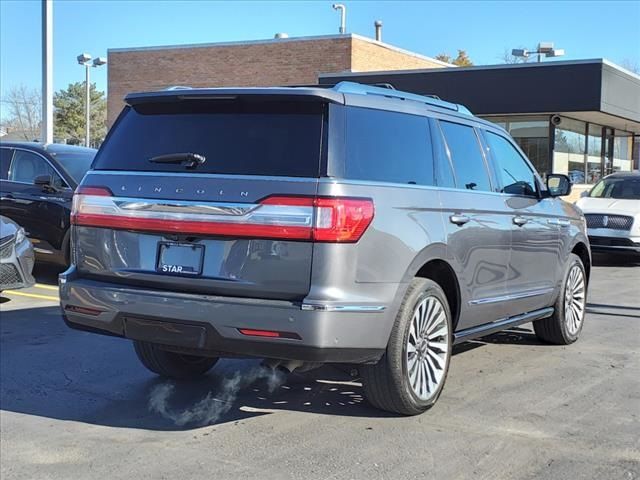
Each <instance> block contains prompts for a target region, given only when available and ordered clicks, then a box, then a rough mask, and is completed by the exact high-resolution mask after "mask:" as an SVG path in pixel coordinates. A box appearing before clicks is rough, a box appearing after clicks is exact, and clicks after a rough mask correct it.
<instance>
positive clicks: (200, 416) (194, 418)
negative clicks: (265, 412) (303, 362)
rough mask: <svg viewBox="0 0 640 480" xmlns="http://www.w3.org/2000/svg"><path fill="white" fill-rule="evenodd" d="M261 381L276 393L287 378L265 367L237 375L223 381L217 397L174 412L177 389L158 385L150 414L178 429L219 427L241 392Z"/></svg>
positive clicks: (150, 404)
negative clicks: (157, 415)
mask: <svg viewBox="0 0 640 480" xmlns="http://www.w3.org/2000/svg"><path fill="white" fill-rule="evenodd" d="M258 380H263V381H265V382H266V384H267V388H268V390H269V393H273V391H274V390H275V389H276V388H278V387H279V386H281V385H282V384H284V382H285V380H286V375H285V374H284V373H283V372H282V371H281V370H277V369H272V368H268V367H264V366H259V367H254V368H252V369H251V370H249V371H248V372H236V373H235V374H234V375H233V376H231V377H229V378H225V379H223V380H222V383H221V386H220V390H219V391H218V392H216V394H215V395H214V393H213V392H209V393H207V395H206V396H205V397H204V398H202V399H201V400H199V401H198V402H196V403H195V404H194V405H193V406H192V407H189V408H187V409H185V410H182V411H178V410H174V409H172V408H171V407H170V405H169V400H170V399H171V397H172V395H173V393H174V390H175V385H174V384H172V383H164V384H162V385H157V386H156V387H154V388H153V390H152V391H151V396H150V398H149V410H150V411H151V412H153V413H157V414H159V415H161V416H162V417H164V418H166V419H167V420H171V421H172V422H173V423H175V425H176V426H178V427H182V426H184V425H188V424H197V425H201V426H204V425H210V424H212V423H216V422H217V421H218V420H219V419H220V417H222V416H223V415H224V414H225V413H227V412H228V411H229V410H230V409H231V407H233V404H234V403H235V401H236V399H237V397H238V393H239V392H240V390H242V389H243V388H246V387H248V386H250V385H252V384H253V383H255V382H257V381H258Z"/></svg>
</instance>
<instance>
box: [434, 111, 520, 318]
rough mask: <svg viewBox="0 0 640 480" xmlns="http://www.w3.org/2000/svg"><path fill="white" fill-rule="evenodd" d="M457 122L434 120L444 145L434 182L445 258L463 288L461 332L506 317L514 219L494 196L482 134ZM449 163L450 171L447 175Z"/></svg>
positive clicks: (436, 140)
mask: <svg viewBox="0 0 640 480" xmlns="http://www.w3.org/2000/svg"><path fill="white" fill-rule="evenodd" d="M456 122H457V120H456ZM456 122H454V121H449V120H446V121H445V120H444V119H441V120H439V121H435V122H434V124H435V125H434V130H436V132H439V133H440V137H439V138H438V136H437V135H436V138H435V139H434V141H435V142H436V143H438V142H439V143H440V145H437V144H436V149H437V152H436V153H437V154H438V157H439V159H438V161H437V162H436V168H437V170H438V171H437V172H436V178H437V182H438V184H439V186H440V187H441V188H440V189H439V191H440V202H441V206H442V211H443V218H444V222H445V229H446V232H447V255H448V258H449V262H450V263H451V265H453V267H454V269H455V270H456V274H457V276H458V280H459V284H460V294H461V295H460V296H461V305H460V320H459V324H458V328H457V329H458V330H460V329H464V328H469V327H472V326H476V325H481V324H484V323H489V322H492V321H495V320H498V319H500V318H503V317H504V316H505V312H504V311H503V309H502V306H503V305H502V301H503V300H504V298H505V297H506V295H507V281H506V279H507V273H508V266H509V255H510V251H511V218H510V217H509V216H508V215H507V207H506V205H505V199H504V198H503V196H502V195H499V194H497V193H496V192H494V188H495V187H494V183H495V180H493V179H491V175H490V170H489V168H488V164H487V159H486V158H485V155H484V152H483V149H482V147H481V144H480V138H479V134H478V132H477V131H476V130H475V128H474V127H473V126H472V125H471V124H465V123H463V122H464V120H460V123H456ZM447 165H450V167H449V168H451V170H452V171H450V172H447V171H446V169H447ZM443 170H444V171H443Z"/></svg>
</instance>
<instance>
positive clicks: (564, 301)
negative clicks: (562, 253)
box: [533, 253, 587, 345]
mask: <svg viewBox="0 0 640 480" xmlns="http://www.w3.org/2000/svg"><path fill="white" fill-rule="evenodd" d="M586 306H587V276H586V273H585V270H584V265H583V264H582V260H581V259H580V257H578V256H577V255H575V254H573V253H572V254H571V255H570V257H569V262H568V265H567V268H566V269H565V274H564V279H563V281H562V288H561V290H560V294H559V295H558V298H557V300H556V303H555V304H554V306H553V307H554V311H553V315H552V316H550V317H549V318H545V319H543V320H538V321H535V322H533V330H534V331H535V333H536V336H537V337H538V339H540V340H542V341H544V342H548V343H553V344H556V345H569V344H571V343H573V342H575V341H576V340H577V339H578V337H579V336H580V332H581V331H582V326H583V325H584V316H585V312H586Z"/></svg>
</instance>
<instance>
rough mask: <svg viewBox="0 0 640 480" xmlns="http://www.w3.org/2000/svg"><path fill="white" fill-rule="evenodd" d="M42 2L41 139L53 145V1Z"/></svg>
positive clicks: (43, 0) (45, 0)
mask: <svg viewBox="0 0 640 480" xmlns="http://www.w3.org/2000/svg"><path fill="white" fill-rule="evenodd" d="M41 1H42V4H41V5H42V120H41V127H40V128H41V132H40V139H41V140H42V142H43V143H53V0H41Z"/></svg>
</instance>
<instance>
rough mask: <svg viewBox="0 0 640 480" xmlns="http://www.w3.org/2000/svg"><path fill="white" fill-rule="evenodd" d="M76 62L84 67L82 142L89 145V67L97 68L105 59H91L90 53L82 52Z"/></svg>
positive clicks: (103, 63) (104, 63) (104, 62)
mask: <svg viewBox="0 0 640 480" xmlns="http://www.w3.org/2000/svg"><path fill="white" fill-rule="evenodd" d="M77 59H78V63H79V64H80V65H84V67H85V80H84V132H85V133H84V144H85V145H86V146H87V147H89V146H91V95H90V92H91V83H90V82H89V77H90V75H89V69H90V68H91V67H93V68H97V67H100V66H102V65H106V63H107V59H106V58H104V57H98V58H94V59H93V62H92V61H91V55H89V54H88V53H83V54H81V55H78V57H77Z"/></svg>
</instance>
